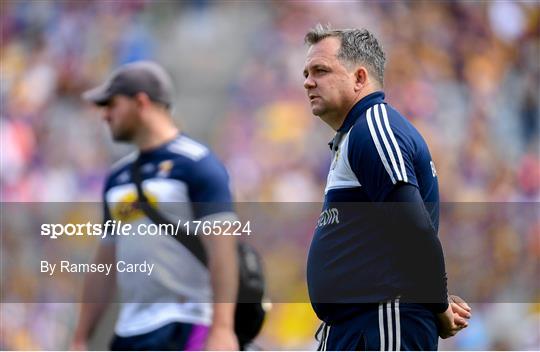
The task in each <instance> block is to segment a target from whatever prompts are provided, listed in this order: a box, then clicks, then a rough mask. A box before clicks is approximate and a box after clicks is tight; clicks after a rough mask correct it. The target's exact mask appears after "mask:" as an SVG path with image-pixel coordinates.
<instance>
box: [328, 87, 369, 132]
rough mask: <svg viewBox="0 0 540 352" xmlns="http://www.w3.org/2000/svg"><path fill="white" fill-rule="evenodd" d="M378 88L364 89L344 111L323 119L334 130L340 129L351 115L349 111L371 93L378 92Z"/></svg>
mask: <svg viewBox="0 0 540 352" xmlns="http://www.w3.org/2000/svg"><path fill="white" fill-rule="evenodd" d="M376 91H377V89H364V90H362V91H360V92H359V94H358V95H357V96H356V98H355V99H354V100H353V101H352V103H351V104H350V105H349V107H348V108H347V109H345V110H344V113H339V114H337V115H335V116H329V117H326V118H322V117H321V119H322V120H323V121H324V122H326V124H328V125H329V126H330V127H331V128H332V129H333V130H334V131H338V130H339V129H340V127H341V126H343V123H344V122H345V119H346V118H347V115H349V112H351V110H352V108H353V107H354V106H355V105H356V104H357V103H358V102H359V101H360V100H362V99H364V98H365V97H367V96H368V95H370V94H371V93H374V92H376Z"/></svg>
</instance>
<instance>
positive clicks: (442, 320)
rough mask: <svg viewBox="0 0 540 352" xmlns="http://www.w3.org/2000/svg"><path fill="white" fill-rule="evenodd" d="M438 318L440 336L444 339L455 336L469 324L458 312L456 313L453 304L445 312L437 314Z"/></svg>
mask: <svg viewBox="0 0 540 352" xmlns="http://www.w3.org/2000/svg"><path fill="white" fill-rule="evenodd" d="M437 318H438V320H439V336H440V337H441V338H442V339H447V338H449V337H452V336H455V335H456V334H457V333H458V332H459V331H460V330H461V329H464V328H466V327H467V326H468V325H469V324H468V323H467V320H466V319H465V318H463V317H461V316H460V315H459V314H458V313H454V311H453V310H452V304H450V305H449V306H448V309H447V310H446V311H445V312H444V313H440V314H437Z"/></svg>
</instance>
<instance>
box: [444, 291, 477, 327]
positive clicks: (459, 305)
mask: <svg viewBox="0 0 540 352" xmlns="http://www.w3.org/2000/svg"><path fill="white" fill-rule="evenodd" d="M448 302H449V303H450V305H451V306H452V311H453V312H454V313H455V314H456V313H457V315H458V316H459V317H461V318H465V319H471V315H472V314H471V307H470V306H469V305H468V304H467V302H465V301H464V300H463V299H462V298H461V297H459V296H456V295H450V297H449V298H448ZM454 322H455V323H456V324H458V323H459V322H456V321H455V320H454Z"/></svg>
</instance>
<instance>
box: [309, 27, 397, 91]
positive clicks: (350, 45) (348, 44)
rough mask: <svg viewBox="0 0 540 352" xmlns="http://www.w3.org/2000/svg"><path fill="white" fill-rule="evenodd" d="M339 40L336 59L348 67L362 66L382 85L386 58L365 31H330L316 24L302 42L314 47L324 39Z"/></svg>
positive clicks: (376, 43) (371, 34) (370, 35)
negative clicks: (352, 65) (339, 44)
mask: <svg viewBox="0 0 540 352" xmlns="http://www.w3.org/2000/svg"><path fill="white" fill-rule="evenodd" d="M328 37H335V38H339V40H340V42H341V47H340V48H339V51H338V54H337V57H338V59H340V60H341V61H342V62H344V63H345V64H348V66H351V64H364V65H365V66H366V68H367V70H368V71H369V73H370V74H372V75H373V76H374V77H375V78H376V79H377V81H378V82H379V83H380V85H381V86H382V85H383V79H384V63H385V62H386V56H385V55H384V51H383V49H382V47H381V45H380V44H379V42H378V41H377V38H375V36H374V35H373V33H371V32H370V31H368V30H367V29H332V28H331V26H330V25H326V26H323V25H322V24H320V23H319V24H317V26H315V28H313V29H311V30H310V31H309V32H308V33H307V34H306V36H305V37H304V42H305V43H306V44H308V45H314V44H317V43H318V42H320V41H321V40H323V39H324V38H328Z"/></svg>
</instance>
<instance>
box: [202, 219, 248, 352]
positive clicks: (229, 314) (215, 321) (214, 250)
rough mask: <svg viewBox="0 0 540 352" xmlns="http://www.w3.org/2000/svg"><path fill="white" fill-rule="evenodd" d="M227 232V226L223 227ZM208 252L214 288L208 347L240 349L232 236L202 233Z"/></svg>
mask: <svg viewBox="0 0 540 352" xmlns="http://www.w3.org/2000/svg"><path fill="white" fill-rule="evenodd" d="M221 231H222V232H221V233H224V231H225V229H224V228H222V229H221ZM201 238H202V239H203V244H204V246H205V249H206V253H207V254H208V255H207V257H208V269H209V271H210V280H211V284H212V292H213V302H214V303H213V317H212V326H211V328H210V332H209V335H208V339H207V342H206V349H207V350H238V340H237V338H236V335H235V334H234V312H235V307H236V297H237V292H238V280H239V279H238V275H239V271H238V270H239V269H238V255H237V250H236V239H235V237H233V236H202V237H201Z"/></svg>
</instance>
